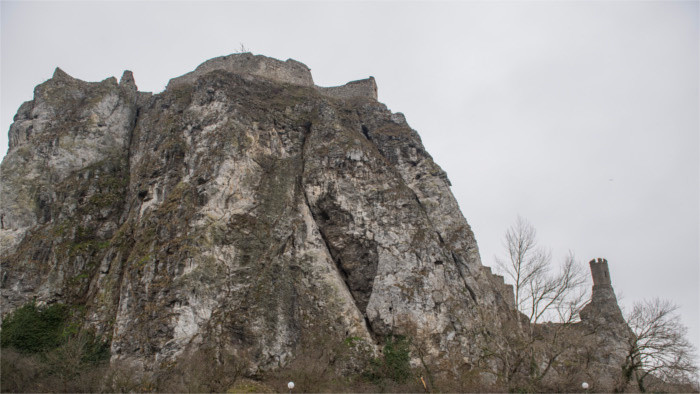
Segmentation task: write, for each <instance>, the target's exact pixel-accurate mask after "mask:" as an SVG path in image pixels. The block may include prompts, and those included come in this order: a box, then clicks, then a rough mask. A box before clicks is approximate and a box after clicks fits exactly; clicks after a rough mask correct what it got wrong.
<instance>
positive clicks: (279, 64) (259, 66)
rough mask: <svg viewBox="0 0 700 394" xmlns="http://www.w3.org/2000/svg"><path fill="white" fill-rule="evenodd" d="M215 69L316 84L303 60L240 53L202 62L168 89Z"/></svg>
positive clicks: (294, 82)
mask: <svg viewBox="0 0 700 394" xmlns="http://www.w3.org/2000/svg"><path fill="white" fill-rule="evenodd" d="M214 70H224V71H228V72H232V73H236V74H251V75H256V76H259V77H264V78H268V79H272V80H274V81H278V82H284V83H291V84H294V85H303V86H313V85H314V81H313V78H312V77H311V71H310V70H309V68H308V67H306V65H305V64H303V63H301V62H298V61H296V60H293V59H287V60H286V61H284V62H283V61H280V60H277V59H273V58H270V57H266V56H261V55H253V54H251V53H240V54H233V55H227V56H220V57H215V58H213V59H209V60H207V61H206V62H204V63H202V64H200V65H199V66H198V67H197V68H196V69H195V70H194V71H192V72H189V73H187V74H185V75H182V76H180V77H177V78H173V79H171V80H170V82H168V86H167V88H166V89H171V88H173V87H175V86H179V85H182V84H190V83H194V81H195V80H196V79H197V78H199V77H200V76H202V75H204V74H206V73H209V72H211V71H214Z"/></svg>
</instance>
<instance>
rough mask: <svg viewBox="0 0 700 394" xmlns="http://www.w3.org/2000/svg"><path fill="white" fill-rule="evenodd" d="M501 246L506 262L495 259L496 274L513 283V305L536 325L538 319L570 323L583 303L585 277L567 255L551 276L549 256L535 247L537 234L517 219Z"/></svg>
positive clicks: (573, 257) (522, 220)
mask: <svg viewBox="0 0 700 394" xmlns="http://www.w3.org/2000/svg"><path fill="white" fill-rule="evenodd" d="M504 246H505V248H506V250H507V252H508V257H507V259H501V258H498V257H497V258H496V266H497V268H498V270H499V271H500V272H502V273H503V275H504V276H505V277H506V278H507V280H508V281H509V282H512V283H513V290H514V293H515V305H516V307H517V308H518V310H520V311H521V312H522V313H524V314H525V315H527V316H528V318H529V319H530V322H532V323H537V322H538V321H539V320H541V319H542V318H545V317H548V318H554V319H556V320H559V322H573V321H575V320H576V319H577V318H578V311H580V309H581V308H582V307H583V305H584V303H585V301H586V293H585V290H584V286H583V285H584V284H585V283H586V280H587V278H588V277H587V275H586V273H585V272H584V270H583V269H582V268H581V265H580V264H578V263H577V262H576V258H575V256H574V254H573V253H571V252H569V255H568V256H567V258H566V260H565V261H564V263H563V264H562V265H561V267H560V270H559V272H558V273H556V274H552V269H551V260H552V257H551V253H550V252H549V251H548V250H547V249H545V248H542V247H539V246H538V245H537V232H536V231H535V228H534V227H533V226H532V225H531V224H530V223H529V222H528V221H527V220H525V219H523V218H521V217H520V216H518V218H517V219H516V221H515V224H514V225H513V226H511V227H510V228H508V230H507V231H506V235H505V240H504Z"/></svg>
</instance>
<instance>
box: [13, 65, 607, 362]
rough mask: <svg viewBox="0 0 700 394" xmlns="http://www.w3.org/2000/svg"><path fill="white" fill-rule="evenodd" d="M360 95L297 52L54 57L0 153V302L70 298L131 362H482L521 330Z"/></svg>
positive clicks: (373, 105)
mask: <svg viewBox="0 0 700 394" xmlns="http://www.w3.org/2000/svg"><path fill="white" fill-rule="evenodd" d="M376 99H377V86H376V83H375V81H374V79H373V78H369V79H367V80H363V81H354V82H351V83H348V84H347V85H344V86H341V87H333V88H322V87H317V86H314V84H313V80H312V78H311V74H310V72H309V70H308V68H307V67H306V66H304V65H303V64H301V63H299V62H296V61H293V60H287V61H286V62H281V61H278V60H275V59H270V58H265V57H262V56H252V55H250V54H238V55H229V56H224V57H221V58H216V59H212V60H210V61H207V62H205V63H204V64H202V65H201V66H199V67H198V68H197V69H196V70H195V71H193V72H192V73H189V74H186V75H184V76H182V77H178V78H174V79H172V80H171V81H170V83H169V84H168V87H167V89H166V90H165V91H163V92H162V93H159V94H155V95H151V94H150V93H142V92H138V91H137V88H136V85H135V82H134V78H133V75H132V74H131V72H128V71H127V72H125V73H124V75H123V76H122V78H121V82H119V83H117V82H116V80H115V79H114V78H109V79H106V80H104V81H102V82H99V83H88V82H83V81H79V80H77V79H74V78H72V77H70V76H68V75H67V74H65V73H64V72H63V71H61V70H60V69H57V70H56V73H55V74H54V76H53V78H51V79H50V80H48V81H46V82H44V83H43V84H41V85H39V86H38V87H37V88H36V90H35V95H34V100H32V101H30V102H27V103H25V104H23V105H22V107H21V108H20V109H19V111H18V113H17V116H16V117H15V122H14V123H13V125H12V126H11V128H10V150H9V152H8V154H7V156H6V157H5V159H4V160H3V162H2V165H0V181H1V183H0V197H1V198H2V203H1V204H0V220H1V222H0V224H1V226H0V264H1V266H2V278H1V281H2V282H1V286H0V289H1V295H2V297H1V299H0V301H1V302H2V304H1V305H0V306H1V307H2V313H3V314H6V313H8V312H10V311H12V310H13V309H14V308H16V307H18V306H20V305H22V304H23V303H25V302H28V301H31V300H32V299H36V300H37V301H40V302H47V303H51V302H64V303H70V304H75V305H82V306H84V308H83V309H82V310H83V311H84V312H83V313H84V321H85V326H86V327H90V328H93V329H95V330H96V331H97V333H98V334H100V335H102V336H103V337H104V338H107V339H109V340H111V352H112V358H113V360H117V359H121V360H127V361H130V362H132V363H133V364H136V365H141V366H142V367H143V368H144V369H146V370H148V369H152V368H156V367H157V366H159V365H166V364H167V363H169V362H172V361H173V360H175V359H176V358H177V357H178V356H179V355H182V354H184V352H186V351H188V350H192V349H196V348H199V347H208V348H214V349H218V350H219V351H222V352H223V351H225V352H228V353H232V354H234V355H239V356H242V357H245V358H246V359H248V360H250V362H251V365H250V368H251V370H252V371H256V370H261V369H268V368H276V367H279V366H283V365H285V364H286V363H288V362H289V361H290V360H292V359H293V358H294V357H295V356H296V355H298V354H299V352H301V351H302V350H303V349H304V348H308V347H309V346H323V344H325V343H330V342H333V341H337V340H340V341H342V340H344V339H346V338H353V340H355V339H358V340H361V341H363V342H364V343H366V344H367V345H368V349H369V351H370V352H375V351H376V349H377V347H378V345H380V344H381V343H382V341H383V340H384V338H386V336H388V335H407V336H410V337H411V338H413V341H414V344H415V345H416V347H417V348H418V349H421V354H420V357H421V358H422V359H421V360H418V359H414V360H413V362H414V363H419V362H420V361H423V362H426V363H432V364H436V365H439V366H441V368H442V369H443V370H452V371H456V372H458V371H464V370H469V369H471V368H472V367H473V366H476V365H477V364H478V365H479V368H481V370H487V371H489V370H490V371H492V372H493V373H496V372H497V370H498V368H499V366H498V365H496V364H494V363H492V362H491V361H489V360H490V359H488V358H487V357H486V356H485V355H484V353H485V350H484V349H500V350H499V352H501V353H507V352H510V351H512V349H510V348H509V347H508V343H512V341H510V342H509V340H508V338H509V337H518V336H520V335H522V333H523V332H525V329H524V328H523V323H522V321H521V320H520V318H519V317H518V316H517V313H516V312H515V310H514V307H513V300H512V297H513V296H512V288H511V287H509V286H507V285H504V284H503V279H502V277H498V276H494V275H492V274H491V271H490V269H486V268H485V267H483V266H482V264H481V261H480V257H479V251H478V247H477V243H476V240H475V238H474V234H473V233H472V231H471V229H470V227H469V225H468V223H467V221H466V220H465V218H464V217H463V216H462V214H461V212H460V210H459V207H458V205H457V202H456V200H455V198H454V196H453V195H452V193H451V192H450V189H449V187H450V182H449V180H448V178H447V175H446V174H445V172H444V171H443V170H442V169H441V168H440V167H439V166H438V165H437V164H436V163H435V162H434V161H433V159H432V158H431V156H430V155H429V154H428V153H427V152H426V151H425V148H424V147H423V145H422V143H421V140H420V137H419V136H418V134H417V133H416V131H415V130H413V129H411V127H410V126H409V125H408V124H407V123H406V120H405V118H404V116H403V115H402V114H401V113H392V112H390V111H389V110H388V109H387V108H386V106H384V105H383V104H381V103H379V102H378V101H377V100H376ZM601 294H602V293H601ZM601 297H602V296H601ZM594 302H595V295H594ZM618 311H619V310H618ZM493 376H496V375H493Z"/></svg>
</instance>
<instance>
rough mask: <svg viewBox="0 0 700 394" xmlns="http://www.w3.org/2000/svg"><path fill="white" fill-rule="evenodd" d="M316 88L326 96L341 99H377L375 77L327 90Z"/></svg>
mask: <svg viewBox="0 0 700 394" xmlns="http://www.w3.org/2000/svg"><path fill="white" fill-rule="evenodd" d="M316 88H317V89H318V91H319V92H321V93H322V94H324V95H326V96H330V97H335V98H339V99H350V98H354V97H368V98H371V99H374V100H376V99H377V82H376V81H375V80H374V77H369V78H367V79H361V80H359V81H352V82H348V83H346V84H345V85H342V86H333V87H327V88H325V87H321V86H317V87H316Z"/></svg>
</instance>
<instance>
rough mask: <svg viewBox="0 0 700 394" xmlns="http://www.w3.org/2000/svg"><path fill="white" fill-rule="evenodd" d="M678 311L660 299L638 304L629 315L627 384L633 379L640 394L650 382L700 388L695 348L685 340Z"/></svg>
mask: <svg viewBox="0 0 700 394" xmlns="http://www.w3.org/2000/svg"><path fill="white" fill-rule="evenodd" d="M677 309H678V307H677V306H676V305H674V304H673V303H671V302H670V301H668V300H662V299H658V298H655V299H653V300H651V301H648V300H645V301H642V302H638V303H635V305H634V308H633V309H632V311H631V312H630V313H629V314H628V316H627V324H628V325H629V327H630V329H632V332H633V333H634V336H633V339H632V340H631V341H630V344H629V351H628V354H627V358H626V361H625V365H624V367H623V375H624V378H625V381H624V385H626V384H627V383H629V382H631V381H632V380H633V379H634V381H635V382H636V384H637V386H638V387H639V390H640V391H641V392H645V391H646V390H647V388H648V387H647V386H648V384H647V383H648V382H651V383H662V384H681V385H683V384H686V385H697V378H698V376H697V373H698V369H697V367H696V366H695V363H694V354H695V348H694V347H693V345H692V344H691V343H690V341H688V339H687V338H686V333H687V328H686V327H685V326H684V325H683V324H682V323H681V321H680V316H678V315H677V314H676V313H675V312H676V310H677ZM689 387H692V386H689Z"/></svg>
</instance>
